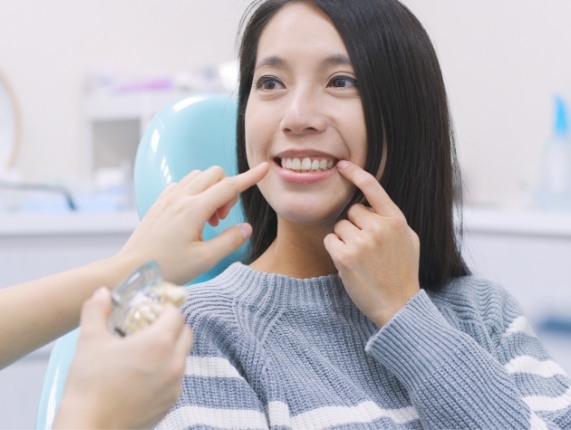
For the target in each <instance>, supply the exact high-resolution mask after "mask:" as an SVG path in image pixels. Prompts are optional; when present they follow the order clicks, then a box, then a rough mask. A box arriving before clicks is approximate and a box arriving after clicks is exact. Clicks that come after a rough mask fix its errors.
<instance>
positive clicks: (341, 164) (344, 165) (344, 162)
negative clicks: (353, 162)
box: [337, 160, 349, 169]
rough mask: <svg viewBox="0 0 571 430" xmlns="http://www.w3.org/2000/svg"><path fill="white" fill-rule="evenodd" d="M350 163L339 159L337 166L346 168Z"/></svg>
mask: <svg viewBox="0 0 571 430" xmlns="http://www.w3.org/2000/svg"><path fill="white" fill-rule="evenodd" d="M348 165H349V162H348V161H346V160H339V162H338V163H337V167H338V168H340V169H344V168H345V167H347V166H348Z"/></svg>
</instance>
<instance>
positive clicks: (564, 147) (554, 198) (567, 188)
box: [535, 96, 571, 210]
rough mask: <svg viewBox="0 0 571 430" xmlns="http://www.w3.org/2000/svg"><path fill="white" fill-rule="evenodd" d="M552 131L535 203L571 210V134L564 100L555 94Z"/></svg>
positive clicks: (542, 206)
mask: <svg viewBox="0 0 571 430" xmlns="http://www.w3.org/2000/svg"><path fill="white" fill-rule="evenodd" d="M554 117H555V118H554V123H553V134H552V136H551V138H550V140H549V141H548V142H547V144H546V146H545V150H544V153H543V159H542V166H541V171H540V179H539V184H538V188H537V192H536V195H535V202H536V203H537V205H538V206H539V207H540V208H542V209H555V210H571V133H570V131H569V119H568V112H567V106H566V103H565V100H564V99H563V98H562V97H560V96H557V97H555V115H554Z"/></svg>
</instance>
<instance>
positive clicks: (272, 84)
mask: <svg viewBox="0 0 571 430" xmlns="http://www.w3.org/2000/svg"><path fill="white" fill-rule="evenodd" d="M283 87H284V86H283V84H282V83H281V81H280V80H279V79H278V78H276V77H275V76H262V77H260V78H259V79H258V80H257V81H256V89H259V90H265V91H272V90H279V89H282V88H283Z"/></svg>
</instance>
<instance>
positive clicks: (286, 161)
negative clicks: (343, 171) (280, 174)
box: [281, 157, 335, 172]
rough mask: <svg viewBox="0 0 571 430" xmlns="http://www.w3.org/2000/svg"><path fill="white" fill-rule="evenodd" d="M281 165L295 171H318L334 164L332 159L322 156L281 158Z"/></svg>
mask: <svg viewBox="0 0 571 430" xmlns="http://www.w3.org/2000/svg"><path fill="white" fill-rule="evenodd" d="M281 164H282V167H283V168H285V169H289V170H293V171H296V172H318V171H320V170H329V169H331V168H332V167H333V166H334V165H335V161H334V160H328V159H324V158H314V159H311V158H309V157H305V158H282V159H281Z"/></svg>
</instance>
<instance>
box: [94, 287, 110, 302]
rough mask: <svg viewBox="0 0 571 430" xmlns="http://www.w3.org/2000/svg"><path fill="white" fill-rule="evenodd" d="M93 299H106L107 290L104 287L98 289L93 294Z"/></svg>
mask: <svg viewBox="0 0 571 430" xmlns="http://www.w3.org/2000/svg"><path fill="white" fill-rule="evenodd" d="M93 297H94V298H97V299H102V298H104V297H105V298H107V297H109V290H108V289H107V288H105V287H100V288H98V289H97V290H96V291H95V293H93Z"/></svg>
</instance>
